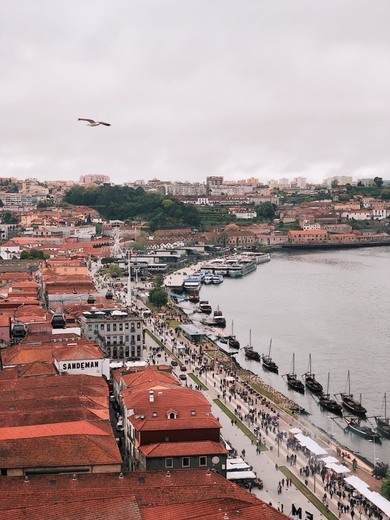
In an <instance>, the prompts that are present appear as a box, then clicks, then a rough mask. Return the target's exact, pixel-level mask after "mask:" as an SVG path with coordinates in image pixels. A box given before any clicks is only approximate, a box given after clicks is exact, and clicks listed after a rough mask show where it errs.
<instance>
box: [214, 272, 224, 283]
mask: <svg viewBox="0 0 390 520" xmlns="http://www.w3.org/2000/svg"><path fill="white" fill-rule="evenodd" d="M212 280H213V281H212V283H213V284H214V285H219V284H220V283H222V282H223V276H222V275H221V274H214V275H213V278H212Z"/></svg>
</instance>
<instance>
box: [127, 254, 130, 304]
mask: <svg viewBox="0 0 390 520" xmlns="http://www.w3.org/2000/svg"><path fill="white" fill-rule="evenodd" d="M130 261H131V250H130V249H129V250H128V251H127V307H131V266H130Z"/></svg>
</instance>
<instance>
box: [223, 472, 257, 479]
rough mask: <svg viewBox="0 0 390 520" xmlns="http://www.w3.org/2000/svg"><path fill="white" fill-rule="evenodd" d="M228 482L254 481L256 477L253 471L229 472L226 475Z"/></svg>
mask: <svg viewBox="0 0 390 520" xmlns="http://www.w3.org/2000/svg"><path fill="white" fill-rule="evenodd" d="M226 478H227V479H228V480H242V479H248V478H249V479H254V478H256V475H255V474H254V473H253V471H229V472H227V473H226Z"/></svg>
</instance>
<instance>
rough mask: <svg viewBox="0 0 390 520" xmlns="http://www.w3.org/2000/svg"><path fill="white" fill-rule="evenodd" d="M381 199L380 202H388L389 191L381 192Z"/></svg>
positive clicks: (389, 198) (389, 197)
mask: <svg viewBox="0 0 390 520" xmlns="http://www.w3.org/2000/svg"><path fill="white" fill-rule="evenodd" d="M381 199H382V200H390V189H385V190H382V192H381Z"/></svg>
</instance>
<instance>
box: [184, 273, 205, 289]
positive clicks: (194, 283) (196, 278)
mask: <svg viewBox="0 0 390 520" xmlns="http://www.w3.org/2000/svg"><path fill="white" fill-rule="evenodd" d="M201 285H202V277H201V275H199V274H196V275H192V276H188V277H187V278H186V279H185V280H184V282H183V288H184V290H185V291H186V292H194V291H198V292H199V290H200V288H201Z"/></svg>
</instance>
